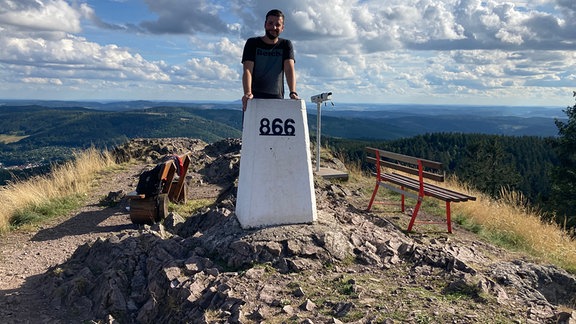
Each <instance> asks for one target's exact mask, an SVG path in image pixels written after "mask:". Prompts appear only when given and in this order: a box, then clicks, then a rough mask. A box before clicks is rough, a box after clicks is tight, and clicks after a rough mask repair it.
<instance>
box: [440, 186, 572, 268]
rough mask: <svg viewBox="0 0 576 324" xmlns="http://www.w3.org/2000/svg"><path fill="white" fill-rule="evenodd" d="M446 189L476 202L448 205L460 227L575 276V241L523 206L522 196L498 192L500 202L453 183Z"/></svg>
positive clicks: (559, 228)
mask: <svg viewBox="0 0 576 324" xmlns="http://www.w3.org/2000/svg"><path fill="white" fill-rule="evenodd" d="M447 185H448V186H449V187H450V188H451V189H453V190H456V191H462V192H467V193H469V194H471V195H473V196H475V197H477V199H476V201H468V202H465V203H457V204H452V211H453V213H454V214H458V218H459V219H461V220H462V221H461V222H462V224H463V225H465V226H466V228H470V229H472V230H473V231H475V232H477V233H478V234H479V235H480V236H482V237H485V238H487V239H488V240H489V241H490V242H493V243H495V244H497V245H499V246H502V247H505V248H508V249H512V250H516V251H522V252H525V253H528V254H529V255H531V256H533V257H536V258H538V259H541V260H546V261H548V262H550V263H553V264H556V265H558V266H560V267H562V268H564V269H566V270H568V271H570V272H572V273H576V241H575V240H574V239H573V238H572V236H571V235H570V234H571V233H569V232H567V231H565V230H564V229H562V228H561V227H560V226H558V224H556V223H553V222H545V221H542V217H541V216H542V215H541V214H540V213H539V212H538V210H535V209H533V208H530V207H529V206H528V204H527V203H526V199H525V198H524V197H523V196H522V194H520V193H518V192H513V191H507V190H502V192H501V197H502V198H501V199H498V200H494V199H492V198H490V197H488V196H486V195H483V194H481V193H478V192H471V191H470V190H469V189H468V188H467V187H466V186H465V185H463V184H462V183H460V182H459V181H458V180H456V179H451V180H450V181H449V182H448V183H447Z"/></svg>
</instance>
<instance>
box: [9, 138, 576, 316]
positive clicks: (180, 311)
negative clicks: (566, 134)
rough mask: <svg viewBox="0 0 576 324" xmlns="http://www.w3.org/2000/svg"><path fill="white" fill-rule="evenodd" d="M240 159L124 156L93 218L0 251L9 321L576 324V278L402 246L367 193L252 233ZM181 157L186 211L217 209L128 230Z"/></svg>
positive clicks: (429, 239) (481, 255)
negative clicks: (304, 220)
mask: <svg viewBox="0 0 576 324" xmlns="http://www.w3.org/2000/svg"><path fill="white" fill-rule="evenodd" d="M239 149H240V143H239V141H238V140H225V141H221V142H217V143H214V144H211V145H206V144H205V143H202V142H200V141H196V140H190V139H165V140H135V141H132V142H130V143H128V144H127V145H125V146H124V147H122V148H119V149H118V150H117V151H116V154H117V156H118V158H119V160H121V161H128V160H132V161H133V162H132V163H130V164H126V167H125V169H124V170H122V171H114V172H109V173H106V174H104V175H103V176H102V177H101V178H100V179H99V180H98V185H97V186H95V189H94V191H93V192H91V193H90V196H89V199H88V203H87V205H86V206H85V207H83V208H82V209H81V210H79V211H78V212H75V213H73V214H71V215H68V216H67V217H62V218H60V219H57V220H54V221H52V222H50V223H49V224H44V225H42V226H41V227H40V228H38V229H37V230H34V231H26V232H16V233H11V234H9V235H6V236H4V237H2V238H1V247H0V253H1V254H0V304H1V305H2V307H1V308H0V318H2V321H3V322H9V323H81V322H102V323H112V322H118V323H186V322H189V323H227V322H229V323H254V322H267V323H340V322H346V323H348V322H350V323H352V322H354V323H401V322H413V323H574V322H575V321H576V313H575V312H574V311H573V308H574V307H575V304H576V296H575V292H576V278H575V277H574V276H571V275H570V274H568V273H566V272H565V271H563V270H561V269H558V268H556V267H554V266H550V265H542V264H536V263H534V262H530V261H529V260H528V259H526V258H524V257H522V256H519V255H517V254H514V253H509V252H507V251H504V250H501V249H499V248H496V247H494V246H491V245H490V244H487V243H484V242H482V241H480V240H479V239H478V238H477V237H475V236H474V235H473V234H471V233H468V232H466V231H464V230H463V229H460V228H457V227H456V228H455V231H454V232H455V233H454V234H452V235H448V234H446V233H444V231H443V230H442V229H441V228H440V229H439V230H438V231H424V230H420V231H419V229H417V230H416V231H415V233H410V234H406V233H405V232H403V231H402V230H401V229H399V228H398V226H397V225H396V223H397V221H398V220H400V221H403V220H404V219H405V218H407V217H408V216H406V215H402V214H398V213H394V212H382V211H380V212H366V211H364V210H363V208H364V206H365V204H366V202H367V199H368V197H366V196H365V195H364V194H363V192H365V190H363V188H362V187H363V186H364V184H360V183H355V182H352V181H351V182H330V181H326V180H324V179H319V178H318V179H315V188H316V199H317V208H318V221H317V222H316V223H315V224H312V225H289V226H275V227H269V228H263V229H259V230H243V229H242V228H241V227H240V226H239V223H238V221H237V219H236V217H235V215H234V204H235V187H234V181H235V180H236V179H237V175H238V174H237V173H238V162H239ZM185 151H191V152H192V157H193V158H192V161H193V162H192V165H191V167H190V170H189V173H188V176H187V180H188V184H189V185H188V189H189V190H188V198H189V200H191V201H193V200H195V199H198V198H211V199H213V200H215V201H216V202H215V203H214V204H213V205H210V206H207V207H205V208H203V209H202V210H201V211H199V212H197V213H195V214H193V215H178V214H177V213H171V214H170V215H169V216H168V217H167V219H166V220H164V222H163V223H161V224H155V225H153V226H140V225H134V224H132V223H131V221H130V217H129V213H128V211H127V209H126V207H128V202H127V200H126V199H123V198H122V193H125V192H129V191H132V190H134V188H135V186H136V181H137V177H138V175H139V173H140V172H141V171H142V170H143V169H145V168H146V167H149V166H150V165H152V164H153V163H154V162H155V161H157V159H159V158H161V157H162V156H163V155H165V154H168V153H183V152H185ZM135 158H144V159H135ZM134 161H136V163H134ZM327 162H328V163H329V162H330V161H327ZM116 192H119V193H117V194H114V193H116ZM109 193H113V194H110V195H109Z"/></svg>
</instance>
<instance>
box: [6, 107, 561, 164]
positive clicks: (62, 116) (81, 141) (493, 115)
mask: <svg viewBox="0 0 576 324" xmlns="http://www.w3.org/2000/svg"><path fill="white" fill-rule="evenodd" d="M316 108H317V107H316V106H315V105H312V104H310V103H309V104H308V124H309V129H310V134H311V135H312V136H315V134H316V117H317V116H316V113H317V109H316ZM321 109H322V135H323V136H327V137H335V138H345V139H364V140H394V139H399V138H406V137H412V136H415V135H419V134H427V133H478V134H497V135H506V136H540V137H551V136H556V135H557V128H556V126H555V124H554V118H556V117H557V116H562V109H561V108H550V107H479V106H470V107H464V106H462V107H458V106H439V105H379V104H373V105H368V104H338V103H337V104H336V106H334V107H333V106H331V105H329V104H328V105H325V106H322V108H321ZM561 119H562V118H561ZM241 123H242V111H241V109H240V104H239V103H238V102H227V103H210V102H197V103H180V102H155V101H143V100H142V101H125V102H104V103H103V102H92V101H41V100H0V164H1V165H4V166H8V165H18V164H23V163H30V162H31V161H39V159H41V160H42V161H44V162H52V161H55V160H58V157H59V156H61V155H62V152H66V151H69V149H70V148H86V147H88V146H91V145H94V146H97V147H111V146H114V145H117V144H119V143H123V142H125V141H126V140H128V139H131V138H138V137H144V138H161V137H190V138H198V139H201V140H204V141H206V142H214V141H217V140H220V139H223V138H239V137H241V129H242V125H241Z"/></svg>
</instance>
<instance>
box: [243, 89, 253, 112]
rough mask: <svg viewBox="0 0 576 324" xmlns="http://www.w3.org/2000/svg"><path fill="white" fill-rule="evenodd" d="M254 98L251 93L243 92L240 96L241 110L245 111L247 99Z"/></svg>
mask: <svg viewBox="0 0 576 324" xmlns="http://www.w3.org/2000/svg"><path fill="white" fill-rule="evenodd" d="M252 98H254V95H253V94H251V93H248V94H245V95H244V96H243V97H242V111H246V107H247V106H248V100H250V99H252Z"/></svg>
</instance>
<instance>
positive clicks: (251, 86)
mask: <svg viewBox="0 0 576 324" xmlns="http://www.w3.org/2000/svg"><path fill="white" fill-rule="evenodd" d="M264 30H265V35H264V36H261V37H252V38H249V39H248V40H247V41H246V44H245V45H244V52H243V53H242V64H243V74H242V86H243V88H244V96H243V97H242V111H245V110H246V106H247V105H248V100H250V99H252V98H262V99H282V98H284V74H286V83H287V84H288V88H289V90H290V98H291V99H300V98H299V97H298V93H296V71H295V69H294V48H293V47H292V42H291V41H290V40H288V39H283V38H280V37H279V36H280V34H281V33H282V31H284V14H283V13H282V11H280V10H278V9H274V10H270V11H269V12H268V13H267V14H266V21H265V22H264Z"/></svg>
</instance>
